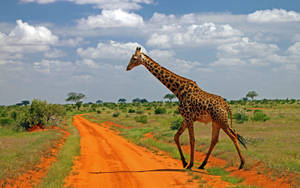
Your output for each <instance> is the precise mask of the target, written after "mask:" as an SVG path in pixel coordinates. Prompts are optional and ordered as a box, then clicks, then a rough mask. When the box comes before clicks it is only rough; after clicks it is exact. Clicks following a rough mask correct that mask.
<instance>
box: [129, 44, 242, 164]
mask: <svg viewBox="0 0 300 188" xmlns="http://www.w3.org/2000/svg"><path fill="white" fill-rule="evenodd" d="M138 65H144V66H145V67H146V68H147V69H148V70H149V72H151V73H152V74H153V75H154V76H155V77H156V78H157V79H158V80H159V81H160V82H161V83H162V84H164V85H165V86H166V87H167V88H168V89H169V90H170V91H172V92H173V93H174V95H176V97H177V98H178V100H179V107H178V110H179V113H180V115H181V116H182V117H183V123H182V124H181V126H180V128H179V130H178V131H177V133H176V134H175V136H174V140H175V143H176V145H177V148H178V151H179V153H180V157H181V161H182V165H183V168H187V169H191V168H192V167H193V165H194V147H195V137H194V125H193V123H194V122H195V121H199V122H202V123H206V124H207V123H209V122H212V139H211V143H210V147H209V149H208V152H207V154H206V157H205V158H204V160H203V162H202V164H201V165H200V166H199V169H204V167H205V165H206V163H207V161H208V158H209V156H210V154H211V152H212V150H213V149H214V146H215V145H216V143H217V142H218V138H219V132H220V129H222V130H223V131H224V132H225V133H226V134H227V135H228V136H229V137H230V139H231V140H232V141H233V143H234V145H235V147H236V150H237V152H238V155H239V157H240V161H241V163H240V166H239V169H242V168H243V166H244V164H245V159H244V157H243V155H242V152H241V149H240V146H239V142H240V143H241V144H242V145H243V146H244V147H245V148H246V142H245V140H244V138H243V137H242V136H240V135H239V134H238V133H237V132H236V131H235V130H234V129H233V128H232V111H231V108H230V107H229V105H228V103H227V102H226V101H225V100H224V99H223V98H222V97H220V96H217V95H214V94H211V93H208V92H206V91H204V90H202V89H200V88H199V87H198V85H197V84H196V82H194V81H193V80H190V79H187V78H184V77H182V76H179V75H177V74H175V73H173V72H171V71H170V70H168V69H166V68H164V67H162V66H160V65H159V64H158V63H156V62H155V61H154V60H152V59H151V58H150V57H149V56H147V55H146V54H144V53H142V52H141V48H140V47H137V48H136V51H135V54H133V55H132V57H131V60H130V62H129V64H128V66H127V71H129V70H131V69H133V68H134V67H136V66H138ZM228 113H229V114H230V117H231V118H230V119H231V124H230V125H229V123H228ZM186 128H187V129H188V131H189V138H190V163H189V164H188V163H187V162H186V160H185V157H184V155H183V153H182V149H181V146H180V140H179V137H180V135H181V134H182V133H183V132H184V131H185V129H186Z"/></svg>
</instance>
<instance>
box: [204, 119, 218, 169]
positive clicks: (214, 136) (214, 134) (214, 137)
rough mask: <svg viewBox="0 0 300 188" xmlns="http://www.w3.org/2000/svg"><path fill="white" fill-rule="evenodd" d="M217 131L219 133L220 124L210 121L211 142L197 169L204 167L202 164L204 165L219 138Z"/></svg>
mask: <svg viewBox="0 0 300 188" xmlns="http://www.w3.org/2000/svg"><path fill="white" fill-rule="evenodd" d="M219 133H220V126H219V124H217V123H216V122H212V138H211V143H210V147H209V150H208V152H207V154H206V157H205V159H204V160H203V162H202V164H201V166H199V169H204V166H205V165H206V163H207V161H208V158H209V156H210V154H211V152H212V150H213V149H214V147H215V145H216V143H217V142H218V140H219Z"/></svg>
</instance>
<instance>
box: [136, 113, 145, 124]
mask: <svg viewBox="0 0 300 188" xmlns="http://www.w3.org/2000/svg"><path fill="white" fill-rule="evenodd" d="M134 119H135V121H136V122H140V123H144V124H145V123H147V121H148V118H147V116H146V115H142V116H136V117H135V118H134Z"/></svg>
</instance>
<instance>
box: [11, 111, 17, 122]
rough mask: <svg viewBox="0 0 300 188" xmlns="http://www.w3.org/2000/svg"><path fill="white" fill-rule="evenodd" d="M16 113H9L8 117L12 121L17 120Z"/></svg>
mask: <svg viewBox="0 0 300 188" xmlns="http://www.w3.org/2000/svg"><path fill="white" fill-rule="evenodd" d="M17 116H18V115H17V112H16V111H12V112H11V113H10V117H11V118H12V119H13V120H15V121H16V120H17Z"/></svg>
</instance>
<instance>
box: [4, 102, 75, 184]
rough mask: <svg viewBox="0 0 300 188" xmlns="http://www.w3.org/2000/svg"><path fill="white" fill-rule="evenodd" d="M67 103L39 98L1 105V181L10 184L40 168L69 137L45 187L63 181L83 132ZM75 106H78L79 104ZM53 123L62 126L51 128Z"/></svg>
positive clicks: (69, 169) (44, 181)
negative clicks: (79, 128)
mask: <svg viewBox="0 0 300 188" xmlns="http://www.w3.org/2000/svg"><path fill="white" fill-rule="evenodd" d="M66 106H68V105H58V104H49V103H47V102H46V101H40V100H37V99H34V100H33V101H31V103H30V102H29V101H27V100H26V101H22V102H21V103H18V104H16V105H12V106H0V156H1V157H0V169H1V170H0V183H1V185H9V184H10V183H12V182H13V180H14V179H16V178H18V176H20V175H23V174H24V173H26V172H27V171H28V170H34V171H38V170H39V169H38V168H41V167H38V164H39V163H40V161H41V158H48V157H53V155H54V153H53V148H57V147H58V143H60V144H61V143H62V142H63V140H64V139H65V144H64V145H63V147H62V148H61V150H60V151H59V153H58V158H57V161H56V162H55V163H54V164H53V165H52V166H51V168H50V170H49V171H48V174H47V176H46V177H45V178H44V179H43V181H42V183H41V187H49V186H50V187H51V186H52V187H61V185H63V180H64V178H65V177H66V176H67V175H68V174H69V172H70V171H71V168H72V165H73V159H74V157H75V156H77V155H79V148H80V146H79V140H80V137H79V134H78V132H77V129H76V128H75V127H74V126H72V117H73V113H74V112H73V111H72V110H71V111H70V110H69V111H68V115H67V110H66V109H67V107H66ZM71 106H72V109H73V108H74V109H78V108H77V106H75V105H71ZM53 126H56V127H59V128H58V129H51V127H53ZM59 129H64V130H65V131H67V132H69V133H70V135H69V136H67V135H66V134H67V133H66V132H63V131H60V130H59ZM35 130H37V131H35ZM55 155H56V154H55Z"/></svg>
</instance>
